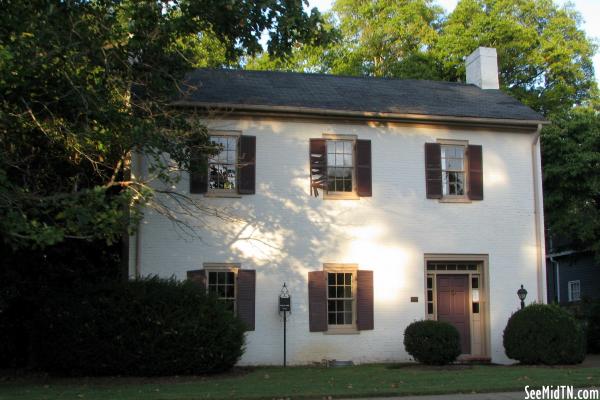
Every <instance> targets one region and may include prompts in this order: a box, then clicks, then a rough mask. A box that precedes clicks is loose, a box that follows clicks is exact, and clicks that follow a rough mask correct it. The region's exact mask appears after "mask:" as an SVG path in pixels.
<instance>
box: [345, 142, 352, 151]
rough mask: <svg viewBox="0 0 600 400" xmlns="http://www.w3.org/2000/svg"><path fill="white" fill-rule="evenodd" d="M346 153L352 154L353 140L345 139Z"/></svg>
mask: <svg viewBox="0 0 600 400" xmlns="http://www.w3.org/2000/svg"><path fill="white" fill-rule="evenodd" d="M344 153H345V154H352V142H351V141H349V140H345V141H344Z"/></svg>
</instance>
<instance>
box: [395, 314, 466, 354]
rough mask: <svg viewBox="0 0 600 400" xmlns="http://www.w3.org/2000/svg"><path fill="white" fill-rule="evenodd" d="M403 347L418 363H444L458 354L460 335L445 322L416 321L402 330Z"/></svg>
mask: <svg viewBox="0 0 600 400" xmlns="http://www.w3.org/2000/svg"><path fill="white" fill-rule="evenodd" d="M404 347H405V348H406V352H407V353H408V354H410V355H411V356H413V358H414V359H415V360H417V361H418V362H420V363H423V364H429V365H445V364H449V363H451V362H453V361H455V360H456V358H457V357H458V356H459V355H460V335H459V333H458V330H457V329H456V328H455V327H454V326H453V325H451V324H449V323H447V322H440V321H429V320H427V321H416V322H413V323H412V324H410V325H408V327H407V328H406V330H405V331H404Z"/></svg>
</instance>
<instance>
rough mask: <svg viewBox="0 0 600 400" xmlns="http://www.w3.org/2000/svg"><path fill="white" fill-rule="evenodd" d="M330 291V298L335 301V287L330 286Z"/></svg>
mask: <svg viewBox="0 0 600 400" xmlns="http://www.w3.org/2000/svg"><path fill="white" fill-rule="evenodd" d="M328 291H329V298H330V299H333V298H334V297H335V294H336V292H335V286H329V287H328Z"/></svg>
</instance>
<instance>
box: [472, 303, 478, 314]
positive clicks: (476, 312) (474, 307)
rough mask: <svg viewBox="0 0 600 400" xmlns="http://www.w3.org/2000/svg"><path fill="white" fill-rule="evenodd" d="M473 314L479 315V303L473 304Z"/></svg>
mask: <svg viewBox="0 0 600 400" xmlns="http://www.w3.org/2000/svg"><path fill="white" fill-rule="evenodd" d="M473 314H479V303H473Z"/></svg>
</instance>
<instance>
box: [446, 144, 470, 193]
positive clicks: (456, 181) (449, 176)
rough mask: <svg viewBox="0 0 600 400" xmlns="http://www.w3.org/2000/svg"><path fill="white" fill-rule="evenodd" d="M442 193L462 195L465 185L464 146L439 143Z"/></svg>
mask: <svg viewBox="0 0 600 400" xmlns="http://www.w3.org/2000/svg"><path fill="white" fill-rule="evenodd" d="M441 161H442V194H443V195H444V196H464V195H465V186H466V169H465V146H460V145H445V144H443V145H441Z"/></svg>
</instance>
